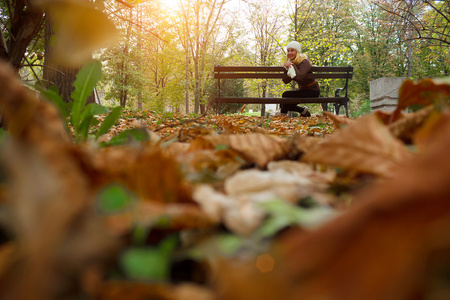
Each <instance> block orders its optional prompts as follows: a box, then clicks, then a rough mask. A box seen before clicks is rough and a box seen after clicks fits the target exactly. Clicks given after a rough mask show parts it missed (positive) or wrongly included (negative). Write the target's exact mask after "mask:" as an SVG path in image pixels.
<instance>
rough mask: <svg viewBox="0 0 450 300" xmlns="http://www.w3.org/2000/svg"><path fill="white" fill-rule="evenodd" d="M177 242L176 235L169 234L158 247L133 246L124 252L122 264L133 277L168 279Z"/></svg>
mask: <svg viewBox="0 0 450 300" xmlns="http://www.w3.org/2000/svg"><path fill="white" fill-rule="evenodd" d="M176 244H177V239H176V237H175V236H169V237H168V238H166V239H164V240H163V241H162V242H161V244H160V245H159V246H158V247H131V248H129V249H127V250H126V251H125V252H124V253H123V255H122V257H121V258H120V264H121V266H122V268H123V270H124V272H125V274H126V275H127V277H129V278H131V279H138V280H166V279H168V277H169V271H170V258H171V256H172V253H173V250H174V249H175V246H176Z"/></svg>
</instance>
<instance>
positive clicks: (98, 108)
mask: <svg viewBox="0 0 450 300" xmlns="http://www.w3.org/2000/svg"><path fill="white" fill-rule="evenodd" d="M107 113H108V108H107V107H105V106H102V105H100V104H97V103H89V104H88V105H87V106H86V107H85V108H84V110H83V113H82V114H81V121H83V120H84V119H87V118H90V117H93V116H95V115H103V114H107Z"/></svg>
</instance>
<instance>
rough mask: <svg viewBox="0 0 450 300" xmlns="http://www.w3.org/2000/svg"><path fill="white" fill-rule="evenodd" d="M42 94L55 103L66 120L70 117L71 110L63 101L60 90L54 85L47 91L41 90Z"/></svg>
mask: <svg viewBox="0 0 450 300" xmlns="http://www.w3.org/2000/svg"><path fill="white" fill-rule="evenodd" d="M40 91H41V93H42V94H43V95H44V96H45V97H46V98H47V99H48V100H50V101H51V102H53V103H54V104H55V105H56V107H58V109H59V112H60V113H61V115H62V116H63V117H64V118H67V117H68V116H69V114H70V113H69V110H68V109H67V103H65V102H64V101H63V99H62V98H61V96H60V95H59V93H58V88H57V87H56V86H55V85H53V86H51V87H50V88H49V89H47V90H43V89H40Z"/></svg>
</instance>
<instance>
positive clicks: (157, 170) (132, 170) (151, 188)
mask: <svg viewBox="0 0 450 300" xmlns="http://www.w3.org/2000/svg"><path fill="white" fill-rule="evenodd" d="M76 155H77V156H78V158H79V162H80V165H81V167H82V169H83V170H84V172H85V175H84V176H88V177H89V179H90V180H89V182H90V185H91V188H92V189H93V190H94V191H98V190H99V189H101V188H102V187H104V186H105V185H107V184H110V183H121V184H123V185H124V186H125V187H127V188H128V189H129V190H131V191H132V192H133V193H135V194H137V195H138V196H139V197H140V198H142V199H147V200H152V201H158V202H192V201H191V191H190V186H189V184H188V183H187V181H186V180H185V179H184V177H183V175H182V173H181V171H180V168H179V163H178V162H177V161H176V160H175V159H174V158H173V157H170V156H168V155H167V154H166V153H165V151H164V150H163V149H161V148H160V147H159V146H154V145H152V144H142V145H140V146H137V147H135V146H117V147H108V148H103V149H95V148H89V147H88V146H86V147H80V148H78V149H76Z"/></svg>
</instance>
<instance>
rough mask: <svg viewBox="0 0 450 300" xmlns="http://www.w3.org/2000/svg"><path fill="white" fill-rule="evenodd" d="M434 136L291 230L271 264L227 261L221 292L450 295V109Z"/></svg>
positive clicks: (349, 299) (228, 295)
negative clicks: (349, 202) (325, 212)
mask: <svg viewBox="0 0 450 300" xmlns="http://www.w3.org/2000/svg"><path fill="white" fill-rule="evenodd" d="M429 138H430V139H429V143H428V147H427V148H426V149H425V150H424V152H423V153H422V154H421V155H419V156H418V157H416V159H415V160H414V163H411V164H407V165H402V166H399V167H398V169H397V170H395V172H394V174H393V178H392V180H389V181H385V182H383V183H382V184H377V185H374V186H372V187H370V188H369V189H366V190H365V191H363V192H361V193H360V194H359V195H357V200H356V203H357V204H356V205H353V206H351V207H350V208H349V209H348V210H347V211H346V212H344V213H342V214H341V216H339V217H338V218H336V219H333V220H331V221H330V222H329V223H327V224H325V225H324V226H322V227H320V228H318V229H317V230H313V231H309V232H306V231H304V230H291V231H290V232H289V233H287V234H286V235H285V236H284V237H283V238H282V239H281V240H280V241H279V242H278V243H277V245H276V247H275V248H274V249H273V251H271V252H270V254H271V255H272V257H273V258H274V259H275V268H274V270H273V271H272V272H269V273H264V274H262V273H261V272H258V270H257V269H256V268H255V267H254V261H240V262H239V263H237V264H233V263H232V262H227V263H226V264H225V265H224V266H223V267H221V270H222V272H221V273H220V274H219V280H218V289H219V291H220V295H221V297H220V299H221V300H228V299H233V300H235V299H286V300H291V299H292V300H294V299H302V300H316V299H334V300H341V299H342V300H361V299H364V300H385V299H386V300H388V299H447V298H448V296H449V292H448V285H447V281H446V279H445V275H444V274H446V272H447V271H448V267H449V265H448V257H449V255H450V242H449V241H450V202H449V201H448V199H450V186H449V184H448V178H450V156H449V155H448V149H449V148H450V117H448V116H447V117H445V118H443V119H442V120H441V122H440V124H439V127H436V132H435V134H434V135H433V136H430V137H429ZM440 282H442V284H440ZM269 283H270V284H269ZM240 291H243V292H240ZM435 297H436V298H435Z"/></svg>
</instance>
